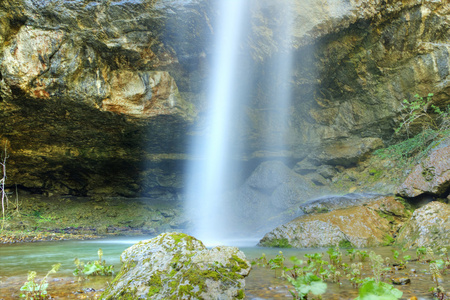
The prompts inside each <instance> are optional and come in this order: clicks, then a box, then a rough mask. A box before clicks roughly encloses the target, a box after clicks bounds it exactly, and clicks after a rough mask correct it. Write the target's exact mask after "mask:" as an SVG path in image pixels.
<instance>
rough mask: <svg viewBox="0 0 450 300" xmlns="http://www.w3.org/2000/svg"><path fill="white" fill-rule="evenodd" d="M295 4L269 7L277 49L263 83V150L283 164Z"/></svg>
mask: <svg viewBox="0 0 450 300" xmlns="http://www.w3.org/2000/svg"><path fill="white" fill-rule="evenodd" d="M293 2H294V0H282V1H280V0H279V1H276V2H274V3H273V4H272V5H273V6H272V7H271V11H272V14H273V16H274V17H273V18H274V19H275V20H276V21H277V22H276V23H275V24H274V25H273V31H274V33H273V36H274V40H275V41H276V43H275V44H276V49H275V51H274V53H273V55H272V57H271V59H270V60H269V62H268V68H267V73H268V75H266V82H265V90H264V93H265V97H266V99H267V104H266V107H265V114H264V118H265V120H266V124H265V125H266V128H265V131H264V132H263V133H262V135H263V136H264V138H265V141H264V143H265V145H264V146H265V148H266V149H267V152H268V156H274V157H276V158H278V159H281V160H284V161H285V160H286V157H287V156H288V155H289V154H288V150H289V147H288V146H287V145H288V138H287V135H288V131H289V127H290V117H289V115H290V113H291V103H292V101H291V100H292V86H291V84H292V83H291V81H292V76H293V74H292V72H293V68H292V65H293V53H292V48H293V45H292V44H293V41H292V28H293V21H294V20H293V14H294V13H293V12H294V7H293Z"/></svg>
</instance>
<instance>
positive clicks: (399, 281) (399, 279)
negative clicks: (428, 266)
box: [392, 277, 411, 284]
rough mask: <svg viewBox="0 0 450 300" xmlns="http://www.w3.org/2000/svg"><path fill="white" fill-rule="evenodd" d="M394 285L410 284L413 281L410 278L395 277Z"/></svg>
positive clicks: (393, 279)
mask: <svg viewBox="0 0 450 300" xmlns="http://www.w3.org/2000/svg"><path fill="white" fill-rule="evenodd" d="M392 283H393V284H408V283H411V279H409V278H408V277H394V278H392Z"/></svg>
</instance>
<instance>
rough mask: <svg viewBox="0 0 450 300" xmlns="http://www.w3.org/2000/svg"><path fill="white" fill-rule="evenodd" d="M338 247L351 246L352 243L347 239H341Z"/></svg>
mask: <svg viewBox="0 0 450 300" xmlns="http://www.w3.org/2000/svg"><path fill="white" fill-rule="evenodd" d="M339 247H340V248H353V245H352V243H351V242H350V241H348V240H341V241H340V242H339Z"/></svg>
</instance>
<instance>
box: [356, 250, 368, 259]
mask: <svg viewBox="0 0 450 300" xmlns="http://www.w3.org/2000/svg"><path fill="white" fill-rule="evenodd" d="M356 256H357V257H358V258H359V260H360V261H361V262H364V261H365V260H366V258H367V257H369V254H367V251H366V250H356Z"/></svg>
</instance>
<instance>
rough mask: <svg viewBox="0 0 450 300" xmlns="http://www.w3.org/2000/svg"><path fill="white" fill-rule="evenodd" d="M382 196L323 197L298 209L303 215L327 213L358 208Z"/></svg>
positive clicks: (357, 194) (353, 194)
mask: <svg viewBox="0 0 450 300" xmlns="http://www.w3.org/2000/svg"><path fill="white" fill-rule="evenodd" d="M385 197H386V196H384V195H378V194H371V193H366V194H359V193H351V194H346V195H344V196H324V197H320V198H317V199H314V200H311V201H308V202H306V203H303V204H301V205H300V206H299V207H300V209H301V210H302V211H303V212H304V213H305V214H312V213H319V212H329V211H333V210H336V209H342V208H348V207H352V206H358V205H363V204H367V203H370V202H374V201H376V200H380V199H382V198H385Z"/></svg>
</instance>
